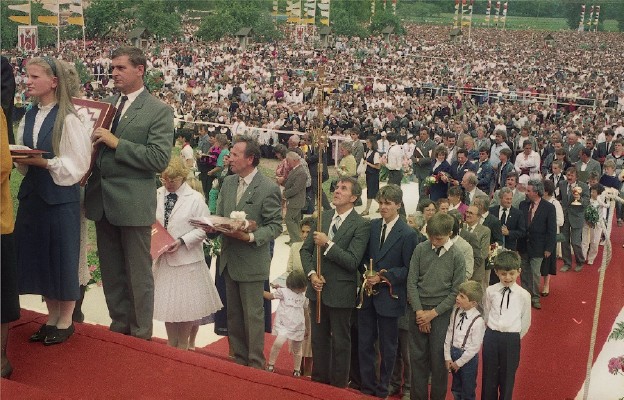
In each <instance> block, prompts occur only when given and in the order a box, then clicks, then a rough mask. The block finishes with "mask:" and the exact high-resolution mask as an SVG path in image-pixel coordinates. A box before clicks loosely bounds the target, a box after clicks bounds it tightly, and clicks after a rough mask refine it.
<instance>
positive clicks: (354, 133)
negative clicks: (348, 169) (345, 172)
mask: <svg viewBox="0 0 624 400" xmlns="http://www.w3.org/2000/svg"><path fill="white" fill-rule="evenodd" d="M348 131H349V136H350V137H351V154H353V157H354V158H355V163H356V165H360V161H362V158H364V145H363V144H362V142H360V132H359V130H358V129H356V128H351V129H348Z"/></svg>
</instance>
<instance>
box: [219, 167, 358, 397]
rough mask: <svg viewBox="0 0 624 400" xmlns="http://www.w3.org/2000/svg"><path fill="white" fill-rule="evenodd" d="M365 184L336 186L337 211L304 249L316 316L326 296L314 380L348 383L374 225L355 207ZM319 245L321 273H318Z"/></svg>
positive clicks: (315, 327)
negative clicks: (363, 267) (353, 323)
mask: <svg viewBox="0 0 624 400" xmlns="http://www.w3.org/2000/svg"><path fill="white" fill-rule="evenodd" d="M361 194H362V188H361V187H360V185H359V183H358V182H357V181H356V180H355V179H354V178H352V177H344V178H341V179H340V180H339V181H338V183H337V184H336V189H335V191H334V198H333V204H334V206H335V207H336V208H335V210H327V211H323V215H322V229H320V230H319V229H317V228H316V227H315V229H314V230H315V232H314V234H313V235H309V236H308V238H307V239H306V241H305V242H304V243H303V246H302V247H301V251H300V255H301V263H302V264H303V270H304V271H305V273H306V275H307V276H308V279H309V280H310V284H309V285H308V290H307V293H306V296H307V297H308V299H310V313H311V315H313V316H315V315H316V307H317V299H318V297H317V294H320V295H321V300H320V301H321V321H320V323H316V322H313V323H312V357H313V360H314V361H313V367H312V380H313V381H316V382H322V383H329V384H331V385H333V386H337V387H346V386H347V383H348V379H349V363H350V360H351V333H350V319H351V313H352V310H353V308H354V307H355V301H356V295H357V287H358V282H359V276H358V267H359V266H360V262H361V261H362V256H363V255H364V251H365V250H366V247H367V245H368V239H369V234H370V223H369V221H368V220H365V219H364V218H362V217H361V216H360V215H359V214H358V213H357V212H355V211H354V208H353V206H354V204H355V202H356V200H357V199H358V197H359V196H360V195H361ZM317 246H320V248H321V250H320V251H321V252H322V256H321V269H322V271H321V272H322V274H321V275H318V274H317V273H316V267H317V265H316V257H317V256H316V254H317V250H318V249H317ZM228 307H229V304H228Z"/></svg>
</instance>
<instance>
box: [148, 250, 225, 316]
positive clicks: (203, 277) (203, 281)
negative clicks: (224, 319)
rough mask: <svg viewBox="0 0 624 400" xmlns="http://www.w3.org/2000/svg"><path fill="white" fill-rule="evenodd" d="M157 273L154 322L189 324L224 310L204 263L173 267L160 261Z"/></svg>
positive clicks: (155, 266) (154, 268) (155, 268)
mask: <svg viewBox="0 0 624 400" xmlns="http://www.w3.org/2000/svg"><path fill="white" fill-rule="evenodd" d="M153 272H154V319H156V320H158V321H163V322H189V321H197V320H201V319H202V318H206V317H209V316H211V315H213V314H214V313H215V312H217V311H219V310H220V309H221V308H223V303H221V298H220V297H219V293H218V292H217V288H216V287H215V284H214V282H213V281H212V279H211V275H210V271H209V269H208V266H207V265H206V262H205V261H204V260H201V261H198V262H196V263H192V264H185V265H180V266H175V267H172V266H170V265H168V264H167V263H166V262H165V261H163V260H162V259H161V258H159V259H158V260H157V261H156V263H154V267H153Z"/></svg>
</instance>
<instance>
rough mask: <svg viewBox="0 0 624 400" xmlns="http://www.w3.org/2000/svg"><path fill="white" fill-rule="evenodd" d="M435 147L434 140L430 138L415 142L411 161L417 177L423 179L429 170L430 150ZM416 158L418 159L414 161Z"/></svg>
mask: <svg viewBox="0 0 624 400" xmlns="http://www.w3.org/2000/svg"><path fill="white" fill-rule="evenodd" d="M434 148H435V142H434V141H433V140H431V139H427V140H426V141H424V142H423V141H420V140H419V141H418V142H416V147H415V148H414V154H413V155H412V161H413V162H414V167H415V168H414V172H415V173H416V177H417V178H418V179H424V178H425V177H427V176H429V174H430V172H431V155H430V152H431V151H433V149H434ZM416 159H418V161H416Z"/></svg>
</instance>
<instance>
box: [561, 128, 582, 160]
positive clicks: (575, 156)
mask: <svg viewBox="0 0 624 400" xmlns="http://www.w3.org/2000/svg"><path fill="white" fill-rule="evenodd" d="M578 138H579V134H578V133H577V132H570V133H568V136H567V139H566V140H567V142H568V143H567V144H566V145H565V151H566V154H567V155H568V160H570V162H571V163H572V164H576V163H577V162H578V160H579V152H580V151H581V149H582V148H583V145H582V144H581V143H580V142H579V141H578Z"/></svg>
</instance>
